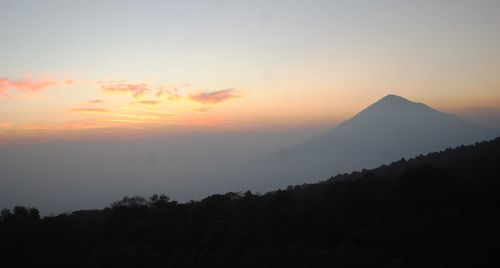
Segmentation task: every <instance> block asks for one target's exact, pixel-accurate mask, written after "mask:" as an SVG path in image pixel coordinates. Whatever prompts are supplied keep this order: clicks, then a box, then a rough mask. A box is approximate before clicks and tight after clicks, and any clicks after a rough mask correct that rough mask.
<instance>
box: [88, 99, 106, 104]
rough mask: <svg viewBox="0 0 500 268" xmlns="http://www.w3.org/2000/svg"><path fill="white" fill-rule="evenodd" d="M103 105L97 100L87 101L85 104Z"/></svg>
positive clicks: (102, 101) (101, 101)
mask: <svg viewBox="0 0 500 268" xmlns="http://www.w3.org/2000/svg"><path fill="white" fill-rule="evenodd" d="M102 103H104V100H101V99H97V100H89V101H88V102H87V104H102Z"/></svg>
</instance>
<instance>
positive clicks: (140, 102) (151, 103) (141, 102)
mask: <svg viewBox="0 0 500 268" xmlns="http://www.w3.org/2000/svg"><path fill="white" fill-rule="evenodd" d="M133 103H134V104H144V105H151V106H153V105H156V104H158V103H160V101H157V100H141V101H136V102H133Z"/></svg>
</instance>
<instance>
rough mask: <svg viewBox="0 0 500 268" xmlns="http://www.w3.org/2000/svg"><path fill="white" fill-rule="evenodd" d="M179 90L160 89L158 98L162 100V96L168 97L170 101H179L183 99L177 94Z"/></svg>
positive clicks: (157, 93) (157, 92) (157, 94)
mask: <svg viewBox="0 0 500 268" xmlns="http://www.w3.org/2000/svg"><path fill="white" fill-rule="evenodd" d="M178 91H179V90H178V89H177V88H174V89H172V90H169V89H165V88H161V87H160V88H158V91H156V97H157V98H160V97H162V96H166V97H167V99H168V100H171V101H174V100H177V99H179V98H180V97H181V95H179V93H177V92H178Z"/></svg>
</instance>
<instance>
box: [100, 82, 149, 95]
mask: <svg viewBox="0 0 500 268" xmlns="http://www.w3.org/2000/svg"><path fill="white" fill-rule="evenodd" d="M101 90H102V91H104V92H113V93H131V94H132V95H133V96H134V97H136V98H137V97H140V96H142V95H144V94H145V93H146V92H148V91H150V90H151V89H150V88H149V87H148V85H147V84H145V83H140V84H130V83H126V82H121V81H120V82H118V83H115V82H113V81H111V82H110V83H105V82H103V83H101Z"/></svg>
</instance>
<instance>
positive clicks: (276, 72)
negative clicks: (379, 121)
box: [0, 0, 500, 143]
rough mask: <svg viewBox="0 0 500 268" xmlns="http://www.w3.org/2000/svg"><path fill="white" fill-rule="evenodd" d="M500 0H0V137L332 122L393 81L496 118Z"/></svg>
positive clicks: (402, 91) (499, 111)
mask: <svg viewBox="0 0 500 268" xmlns="http://www.w3.org/2000/svg"><path fill="white" fill-rule="evenodd" d="M499 12H500V1H496V0H492V1H481V0H476V1H472V0H471V1H458V0H453V1H332V0H329V1H223V0H219V1H186V0H183V1H123V0H121V1H62V0H61V1H24V0H12V1H9V0H0V40H1V42H0V143H5V142H10V141H16V140H36V139H38V138H41V137H43V138H44V139H47V138H49V139H50V138H76V139H80V138H85V137H94V136H100V135H112V136H115V137H118V138H129V137H137V136H139V137H140V136H143V135H150V134H152V133H161V132H175V131H182V130H183V129H205V130H209V129H223V130H224V129H231V130H245V129H263V128H273V127H307V126H333V125H334V124H336V123H338V122H339V121H342V120H344V119H347V118H348V117H350V116H352V115H353V114H355V113H356V112H357V111H359V110H361V109H363V108H364V107H366V106H367V105H369V104H371V103H373V102H374V101H376V100H377V99H379V98H382V97H383V96H385V95H387V94H397V95H401V96H403V97H405V98H408V99H411V100H414V101H418V102H423V103H426V104H429V105H431V106H432V107H435V108H437V109H440V110H442V111H446V112H450V113H456V114H458V115H462V116H464V117H469V118H472V119H477V120H479V121H481V120H482V121H483V122H486V123H491V124H492V125H493V126H496V127H500V76H499V75H500V30H499V29H500V16H499V15H498V14H499ZM497 123H498V124H497ZM494 124H497V125H494Z"/></svg>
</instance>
